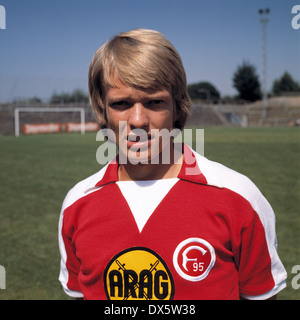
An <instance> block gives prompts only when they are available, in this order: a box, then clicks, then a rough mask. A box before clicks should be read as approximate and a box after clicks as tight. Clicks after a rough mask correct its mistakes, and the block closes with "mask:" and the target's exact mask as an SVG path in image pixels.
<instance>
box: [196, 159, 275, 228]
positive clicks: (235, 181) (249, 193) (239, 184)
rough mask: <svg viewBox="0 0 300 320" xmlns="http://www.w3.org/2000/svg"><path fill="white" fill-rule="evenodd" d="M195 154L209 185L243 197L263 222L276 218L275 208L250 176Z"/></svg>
mask: <svg viewBox="0 0 300 320" xmlns="http://www.w3.org/2000/svg"><path fill="white" fill-rule="evenodd" d="M195 156H196V159H197V163H198V166H199V168H200V170H201V172H202V173H203V175H204V176H205V178H206V180H207V184H208V185H211V186H216V187H218V188H226V189H228V190H231V191H232V192H234V193H235V194H238V195H239V196H241V197H243V198H244V199H245V200H246V201H248V202H249V203H250V205H251V206H252V208H253V209H254V211H255V212H256V213H257V214H258V215H259V217H260V219H261V220H262V222H263V224H267V221H266V220H268V221H270V220H272V221H273V220H274V218H275V217H274V213H273V209H272V208H271V206H270V204H269V202H268V201H267V200H266V198H265V197H264V195H263V194H262V192H261V191H260V190H259V189H258V187H257V186H256V185H255V183H254V182H253V181H252V180H251V179H250V178H248V177H247V176H245V175H244V174H241V173H239V172H237V171H235V170H233V169H231V168H228V167H227V166H225V165H223V164H221V163H218V162H215V161H211V160H209V159H207V158H205V157H203V156H201V155H199V154H195Z"/></svg>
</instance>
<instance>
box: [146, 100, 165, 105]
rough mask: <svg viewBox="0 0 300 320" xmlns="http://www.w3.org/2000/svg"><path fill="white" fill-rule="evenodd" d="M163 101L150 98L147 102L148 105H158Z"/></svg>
mask: <svg viewBox="0 0 300 320" xmlns="http://www.w3.org/2000/svg"><path fill="white" fill-rule="evenodd" d="M163 102H164V101H163V100H150V101H149V102H148V105H149V106H156V105H160V104H162V103H163Z"/></svg>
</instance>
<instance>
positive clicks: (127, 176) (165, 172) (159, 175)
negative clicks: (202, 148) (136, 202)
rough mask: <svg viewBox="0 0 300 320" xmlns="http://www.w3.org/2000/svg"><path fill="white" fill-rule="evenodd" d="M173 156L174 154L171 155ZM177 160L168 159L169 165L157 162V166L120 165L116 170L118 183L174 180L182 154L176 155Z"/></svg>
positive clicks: (139, 164)
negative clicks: (177, 156)
mask: <svg viewBox="0 0 300 320" xmlns="http://www.w3.org/2000/svg"><path fill="white" fill-rule="evenodd" d="M173 154H174V153H173ZM178 155H179V159H174V157H173V158H172V157H171V159H170V163H167V164H165V163H163V161H161V159H160V161H159V163H158V164H153V163H147V164H143V163H138V164H132V163H130V162H129V161H128V163H127V164H120V165H119V169H118V175H119V181H126V180H127V181H128V180H129V181H130V180H132V181H134V180H159V179H170V178H176V177H177V176H178V174H179V172H180V170H181V166H182V162H183V154H178Z"/></svg>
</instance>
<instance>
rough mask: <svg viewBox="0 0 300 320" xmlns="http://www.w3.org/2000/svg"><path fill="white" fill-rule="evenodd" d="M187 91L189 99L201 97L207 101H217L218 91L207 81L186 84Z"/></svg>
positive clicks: (218, 97)
mask: <svg viewBox="0 0 300 320" xmlns="http://www.w3.org/2000/svg"><path fill="white" fill-rule="evenodd" d="M187 89H188V93H189V96H190V98H191V99H193V100H194V99H201V100H208V101H213V102H215V101H218V100H219V99H220V93H219V91H218V90H217V89H216V88H215V87H214V86H213V85H212V84H211V83H209V82H198V83H194V84H189V85H188V88H187Z"/></svg>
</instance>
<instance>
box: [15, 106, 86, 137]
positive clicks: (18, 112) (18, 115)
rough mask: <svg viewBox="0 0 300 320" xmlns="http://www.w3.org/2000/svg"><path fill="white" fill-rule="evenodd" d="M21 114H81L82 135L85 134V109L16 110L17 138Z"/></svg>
mask: <svg viewBox="0 0 300 320" xmlns="http://www.w3.org/2000/svg"><path fill="white" fill-rule="evenodd" d="M21 112H80V123H81V134H84V133H85V110H84V108H16V109H15V136H16V137H19V135H20V113H21Z"/></svg>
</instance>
